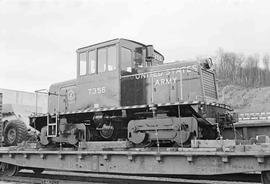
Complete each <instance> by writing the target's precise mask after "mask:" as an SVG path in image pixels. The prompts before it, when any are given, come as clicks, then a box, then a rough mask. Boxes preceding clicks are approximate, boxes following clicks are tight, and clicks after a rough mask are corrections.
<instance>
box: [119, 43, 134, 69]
mask: <svg viewBox="0 0 270 184" xmlns="http://www.w3.org/2000/svg"><path fill="white" fill-rule="evenodd" d="M131 62H132V52H131V50H129V49H127V48H125V47H121V70H122V71H127V72H131V71H132V70H131V67H132V65H131Z"/></svg>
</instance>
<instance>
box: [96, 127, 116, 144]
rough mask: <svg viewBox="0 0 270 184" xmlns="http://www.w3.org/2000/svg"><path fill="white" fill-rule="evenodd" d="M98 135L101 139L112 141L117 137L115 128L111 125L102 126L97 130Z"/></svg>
mask: <svg viewBox="0 0 270 184" xmlns="http://www.w3.org/2000/svg"><path fill="white" fill-rule="evenodd" d="M99 134H100V136H101V137H102V138H103V139H106V140H114V139H115V138H116V137H117V135H116V134H117V128H116V127H115V126H113V125H112V123H110V124H109V125H106V124H103V126H102V128H100V129H99Z"/></svg>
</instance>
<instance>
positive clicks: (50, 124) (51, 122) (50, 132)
mask: <svg viewBox="0 0 270 184" xmlns="http://www.w3.org/2000/svg"><path fill="white" fill-rule="evenodd" d="M58 121H59V115H58V114H55V115H52V116H51V115H49V114H48V115H47V137H56V136H57V132H58Z"/></svg>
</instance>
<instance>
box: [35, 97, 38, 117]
mask: <svg viewBox="0 0 270 184" xmlns="http://www.w3.org/2000/svg"><path fill="white" fill-rule="evenodd" d="M35 98H36V116H37V111H38V107H37V106H38V93H37V92H35Z"/></svg>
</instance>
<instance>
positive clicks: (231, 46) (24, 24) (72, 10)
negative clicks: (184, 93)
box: [0, 0, 270, 91]
mask: <svg viewBox="0 0 270 184" xmlns="http://www.w3.org/2000/svg"><path fill="white" fill-rule="evenodd" d="M269 2H270V1H267V0H265V1H263V0H260V1H255V0H254V1H251V0H250V1H249V0H239V1H237V0H228V1H225V0H224V1H221V0H201V1H199V0H187V1H184V0H175V1H173V0H167V1H165V0H160V1H158V0H152V1H148V0H134V1H132V0H88V1H83V0H81V1H79V0H65V1H60V0H58V1H57V0H0V69H1V72H0V88H9V89H17V90H25V91H34V90H36V89H42V88H49V85H50V84H52V83H55V82H60V81H65V80H69V79H72V78H75V77H76V53H75V50H76V49H77V48H79V47H83V46H87V45H90V44H94V43H98V42H102V41H106V40H109V39H114V38H128V39H132V40H136V41H139V42H142V43H145V44H153V45H154V47H155V49H156V50H158V51H160V52H161V53H162V54H163V55H164V56H165V58H166V61H167V62H170V61H174V60H185V59H191V58H195V57H196V56H211V55H215V53H216V51H217V49H218V48H220V47H222V48H224V49H225V50H226V51H234V52H241V53H243V54H254V53H259V54H261V55H263V54H265V53H269V52H270V21H269V20H270V3H269Z"/></svg>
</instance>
